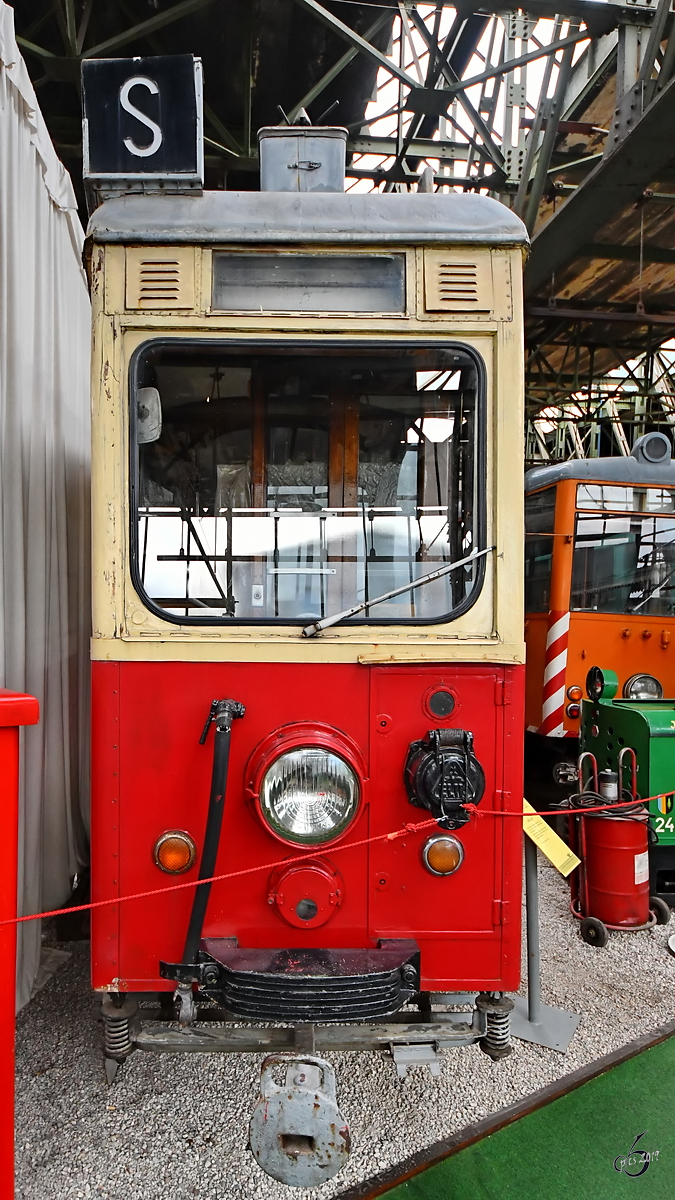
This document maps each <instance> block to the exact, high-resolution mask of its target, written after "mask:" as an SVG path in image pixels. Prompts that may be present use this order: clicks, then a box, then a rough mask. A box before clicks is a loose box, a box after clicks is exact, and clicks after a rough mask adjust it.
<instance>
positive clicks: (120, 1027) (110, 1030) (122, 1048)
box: [103, 1016, 132, 1059]
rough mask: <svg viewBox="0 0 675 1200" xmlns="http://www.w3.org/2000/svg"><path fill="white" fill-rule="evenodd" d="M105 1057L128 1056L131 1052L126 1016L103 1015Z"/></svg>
mask: <svg viewBox="0 0 675 1200" xmlns="http://www.w3.org/2000/svg"><path fill="white" fill-rule="evenodd" d="M103 1024H104V1029H105V1054H106V1058H118V1059H119V1058H128V1056H129V1055H130V1054H131V1050H132V1046H131V1038H130V1036H129V1021H128V1018H127V1017H108V1016H106V1017H104V1018H103Z"/></svg>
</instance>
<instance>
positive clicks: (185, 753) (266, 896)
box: [92, 662, 524, 991]
mask: <svg viewBox="0 0 675 1200" xmlns="http://www.w3.org/2000/svg"><path fill="white" fill-rule="evenodd" d="M523 673H524V668H523V667H501V666H493V665H489V664H488V665H479V666H473V665H453V666H444V665H440V666H439V665H434V666H424V667H421V666H391V667H388V666H383V667H379V666H373V667H367V666H360V665H357V664H354V665H342V664H282V663H247V664H243V663H187V662H175V663H169V662H148V663H110V662H106V663H103V662H101V663H98V662H97V663H94V664H93V738H92V750H93V779H92V874H93V889H94V896H93V898H94V899H95V900H102V899H117V898H120V899H121V898H123V897H125V896H129V895H132V894H134V893H137V892H146V891H151V890H154V889H157V890H158V893H159V894H157V895H153V896H150V897H147V898H145V899H141V900H131V901H128V902H123V903H120V904H111V905H109V906H108V905H106V906H105V907H102V908H98V909H94V910H93V914H92V917H93V920H92V973H93V983H94V986H95V987H97V988H108V987H113V988H119V989H121V990H130V991H159V990H163V989H166V990H170V989H173V987H174V985H173V983H170V982H168V981H165V980H162V979H160V978H159V974H158V963H159V960H160V959H162V960H164V961H166V962H178V961H180V959H181V955H182V950H183V943H184V940H185V933H186V930H187V924H188V920H189V915H190V908H191V903H192V897H193V894H194V892H193V889H192V888H186V889H182V890H180V891H174V892H168V893H166V894H162V892H164V891H165V889H166V888H169V887H171V886H172V885H174V884H175V883H179V882H180V883H182V882H186V881H189V880H193V879H196V878H197V872H198V869H199V853H200V851H201V846H202V842H203V837H204V829H205V825H206V815H207V807H208V797H209V786H210V777H211V766H212V754H213V749H212V747H213V743H212V737H213V734H211V735H210V737H209V739H208V740H207V743H206V745H205V746H200V745H199V736H200V734H201V731H202V728H203V726H204V721H205V719H206V717H207V714H208V711H209V706H210V703H211V701H212V700H213V698H214V697H217V698H225V697H230V698H232V699H234V700H238V701H240V702H241V703H243V704H244V705H245V706H246V715H245V717H244V718H243V719H241V720H238V721H236V722H235V723H234V727H233V732H232V745H231V754H230V766H229V774H228V782H227V792H226V799H225V813H224V818H223V829H222V835H221V840H220V847H219V852H218V862H217V868H216V870H217V873H218V874H220V873H222V874H226V875H229V876H230V878H228V879H224V880H222V881H220V882H218V883H216V884H214V885H213V887H212V890H211V896H210V900H209V907H208V912H207V916H206V921H205V924H204V936H205V937H219V938H222V937H227V938H236V939H237V942H238V944H239V946H241V947H248V948H255V947H277V948H284V947H289V948H299V947H305V946H306V947H319V948H321V947H326V948H353V949H356V948H368V947H373V946H376V945H377V944H378V941H379V940H380V939H399V938H405V939H414V940H415V941H417V943H418V945H419V947H420V950H421V972H422V987H423V989H425V990H434V991H464V990H467V991H470V990H473V989H476V990H495V991H501V990H513V989H514V988H516V987H517V986H518V983H519V977H520V893H521V879H520V873H521V843H522V822H521V821H520V820H519V819H518V817H517V816H504V815H502V814H504V813H517V812H521V811H522V724H523ZM438 686H443V687H445V688H446V689H449V690H450V691H451V692H452V693H453V696H454V700H455V706H454V709H453V711H452V713H451V714H450V715H449V716H448V717H446V718H439V717H435V716H433V714H432V712H431V710H430V709H429V707H428V703H429V697H430V695H431V694H432V692H433V690H434V688H436V687H438ZM295 722H309V723H315V722H316V723H320V724H321V725H322V726H323V727H324V728H325V727H326V726H329V727H331V728H332V729H333V730H335V731H337V732H338V734H339V735H340V736H341V737H342V738H344V739H348V741H349V742H350V743H351V744H352V745H353V746H354V747H355V748H356V752H357V755H358V756H359V757H360V760H361V762H362V767H363V778H362V795H361V803H360V807H359V810H358V812H357V815H356V817H355V818H354V820H353V822H352V824H351V825H350V826H349V828H348V829H347V831H346V833H345V834H344V835H343V836H342V838H341V839H339V840H338V841H337V842H336V843H335V844H334V845H331V844H328V845H326V846H324V847H317V848H316V849H314V850H312V851H311V853H312V856H313V857H314V858H315V859H316V858H320V859H321V860H322V864H323V867H322V868H321V869H323V870H324V872H325V875H326V879H327V880H328V881H330V880H331V879H333V878H338V879H339V881H340V886H339V890H340V902H339V903H337V904H333V906H332V908H331V910H330V912H329V913H328V916H327V919H325V920H323V918H321V919H322V920H323V923H321V924H319V925H316V924H313V925H312V926H311V927H307V928H304V927H298V924H297V922H295V923H294V924H290V923H289V921H288V920H287V919H286V918H285V916H284V912H283V906H280V905H278V904H276V903H274V902H271V900H270V896H271V895H272V896H273V894H274V886H275V885H274V880H275V879H278V877H279V872H278V867H279V864H280V863H282V862H283V861H284V860H285V859H289V858H294V857H297V855H298V854H301V853H304V850H303V848H297V847H293V846H291V845H286V844H283V843H282V842H280V841H279V840H278V839H277V838H275V837H274V836H273V835H272V834H271V833H270V832H269V830H268V829H267V828H266V827H265V825H264V823H263V821H262V819H261V817H260V815H259V813H258V810H257V806H256V803H255V801H254V799H253V798H252V795H251V786H250V784H251V780H252V778H253V770H252V764H253V765H254V763H255V758H256V753H257V752H258V748H259V747H260V745H261V743H263V742H264V741H265V739H269V738H270V735H274V734H276V732H277V731H281V733H282V734H283V727H285V726H288V725H292V723H295ZM433 728H460V729H465V730H469V731H470V732H471V733H473V735H474V750H475V753H476V755H477V757H478V759H479V761H480V763H481V765H482V767H483V770H484V772H485V779H486V788H485V794H484V796H483V799H482V801H481V804H480V812H481V814H484V815H481V816H480V817H475V816H473V817H472V818H471V820H470V821H469V822H468V824H466V825H465V826H463V827H462V828H461V829H460V830H459V831H458V832H457V836H458V837H459V838H460V839H461V841H462V843H463V845H464V851H465V853H464V860H463V862H462V865H461V867H460V868H459V869H458V870H457V872H456V873H455V874H453V875H450V876H447V877H438V876H434V875H432V874H431V873H430V872H429V871H428V870H427V869H426V868H425V867H424V865H423V862H422V858H421V847H422V845H423V844H424V842H425V840H426V838H427V837H429V836H430V834H431V833H432V832H433V830H432V829H431V828H430V829H428V830H425V831H417V832H414V831H413V832H407V833H405V835H404V836H402V837H397V838H394V839H388V838H387V837H386V834H388V833H392V832H395V831H400V830H402V829H403V828H404V827H405V825H406V824H410V823H416V822H420V821H423V820H425V819H426V818H428V817H429V814H428V813H426V812H425V810H423V809H419V808H416V807H414V806H413V805H411V804H410V802H409V800H408V797H407V793H406V790H405V786H404V780H403V769H404V765H405V761H406V755H407V751H408V746H409V744H410V742H412V741H414V740H417V739H420V738H423V737H425V735H426V733H427V731H428V730H430V729H433ZM279 744H280V749H281V750H283V736H281V737H280V741H279ZM172 829H174V830H185V831H187V832H188V833H190V834H191V836H192V837H193V838H194V840H195V842H196V844H197V848H198V855H197V861H196V862H195V864H194V866H193V867H192V868H191V869H190V870H189V871H188V872H187V873H186V874H184V875H180V876H169V875H167V874H164V873H163V872H162V871H160V870H159V868H158V867H157V866H156V865H155V862H154V858H153V847H154V845H155V842H156V840H157V838H158V837H159V836H160V834H162V833H163V832H165V831H166V830H172ZM316 878H317V880H318V884H317V886H322V887H325V888H327V889H328V892H327V894H328V893H330V887H331V886H332V885H331V884H330V882H327V883H322V882H321V878H320V877H319V874H317V876H316Z"/></svg>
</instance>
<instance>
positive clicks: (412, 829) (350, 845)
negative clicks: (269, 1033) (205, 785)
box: [0, 792, 664, 928]
mask: <svg viewBox="0 0 675 1200" xmlns="http://www.w3.org/2000/svg"><path fill="white" fill-rule="evenodd" d="M661 795H664V793H663V792H659V793H658V795H656V796H648V797H647V798H646V799H645V800H623V801H621V803H619V804H600V805H597V806H595V807H588V808H562V809H561V808H556V809H552V810H550V811H548V812H505V811H503V810H501V809H494V808H488V809H480V808H478V807H477V805H475V804H464V805H462V807H463V808H464V809H465V810H466V812H468V813H469V814H470V815H471V816H475V817H478V818H481V819H482V818H484V817H518V818H519V819H520V820H521V821H522V819H523V817H560V816H563V817H567V816H575V815H577V814H579V815H581V816H585V815H587V814H588V813H595V812H605V811H606V810H607V809H611V810H612V811H614V809H617V808H634V807H635V805H636V804H641V805H645V804H648V803H649V802H650V800H658V798H659V796H661ZM424 829H438V822H437V821H436V820H435V818H431V819H429V820H427V821H418V822H417V823H416V824H408V825H404V826H403V828H402V829H395V830H393V831H392V832H391V833H377V834H375V835H374V836H373V837H368V838H360V839H359V841H357V842H344V843H343V844H342V845H339V846H333V847H332V848H331V854H337V852H338V851H339V850H355V849H357V848H358V847H359V846H367V845H370V843H371V842H386V841H388V842H391V841H393V840H394V839H395V838H400V837H405V836H406V835H407V834H410V833H419V832H420V831H421V830H424ZM315 855H316V847H313V848H312V850H308V851H306V853H305V854H298V855H297V856H296V857H295V858H286V859H284V865H286V864H290V863H296V862H304V861H305V860H306V859H308V858H314V857H315ZM278 866H279V860H278V859H275V860H274V862H269V863H258V865H257V866H255V867H244V868H243V869H242V870H241V871H228V872H226V873H225V874H222V875H211V876H210V877H209V878H208V879H188V880H185V881H184V882H183V883H172V884H169V885H168V887H161V888H152V889H151V890H150V891H147V892H132V894H131V895H130V896H114V897H113V898H111V899H108V900H90V901H89V903H88V904H76V905H74V906H73V907H72V908H53V909H51V910H50V911H49V912H39V913H28V914H27V915H26V916H24V917H13V918H11V919H10V920H6V921H0V928H2V926H3V925H18V924H21V923H22V922H23V921H40V920H46V919H47V918H49V917H62V916H67V915H68V914H69V913H76V912H86V911H87V910H90V909H92V908H104V907H106V906H108V905H110V904H127V903H128V902H129V901H130V900H147V899H148V898H149V897H151V896H166V895H168V893H169V892H179V891H183V890H184V889H185V888H193V887H198V886H199V884H201V883H221V882H222V881H223V880H225V879H237V878H239V877H241V876H242V875H253V874H255V872H256V871H272V870H274V868H275V867H278Z"/></svg>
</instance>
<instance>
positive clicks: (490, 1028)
mask: <svg viewBox="0 0 675 1200" xmlns="http://www.w3.org/2000/svg"><path fill="white" fill-rule="evenodd" d="M483 1044H484V1047H485V1050H486V1052H487V1053H488V1054H496V1055H503V1054H505V1053H506V1052H507V1051H508V1050H509V1049H510V1046H511V1013H510V1012H495V1013H488V1014H487V1030H486V1033H485V1038H484V1039H483Z"/></svg>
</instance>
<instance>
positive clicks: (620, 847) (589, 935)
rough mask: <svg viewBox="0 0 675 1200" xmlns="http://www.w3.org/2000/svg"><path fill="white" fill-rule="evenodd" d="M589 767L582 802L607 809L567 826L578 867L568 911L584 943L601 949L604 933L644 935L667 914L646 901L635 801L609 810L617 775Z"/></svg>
mask: <svg viewBox="0 0 675 1200" xmlns="http://www.w3.org/2000/svg"><path fill="white" fill-rule="evenodd" d="M587 756H588V757H591V758H592V756H591V755H587ZM584 757H585V756H584ZM593 767H594V783H595V787H594V791H593V792H590V793H585V795H586V797H587V799H586V802H587V803H588V802H589V801H595V803H597V802H599V801H601V800H607V801H608V802H609V805H610V807H608V808H606V809H604V810H603V811H602V812H593V813H588V815H585V814H584V815H579V816H577V817H576V818H573V820H572V826H571V831H570V832H571V835H572V836H571V841H572V844H573V848H574V849H575V850H576V852H577V854H578V855H579V857H580V859H581V866H580V868H579V878H578V880H577V881H576V882H574V883H572V902H571V908H572V912H573V913H574V915H575V916H576V917H579V918H581V936H582V938H583V939H584V941H585V942H588V943H589V945H592V946H604V945H605V943H606V942H607V936H608V935H607V930H608V929H646V928H649V927H650V926H652V925H655V924H657V923H659V924H664V923H665V922H666V921H667V920H668V918H669V916H670V913H669V912H665V913H664V912H662V911H661V905H663V908H664V909H667V905H665V904H663V902H662V901H661V900H659V899H658V897H650V895H649V814H648V812H647V810H646V808H645V807H644V806H643V805H642V804H640V802H639V800H637V801H636V804H635V805H634V807H631V808H628V809H627V808H620V809H618V811H617V810H613V809H612V807H611V805H613V804H617V803H618V801H619V788H618V775H617V774H616V773H615V772H613V771H601V772H600V774H599V776H598V774H597V768H596V767H595V762H594V763H593ZM582 795H584V793H582ZM595 803H594V804H593V807H595Z"/></svg>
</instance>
